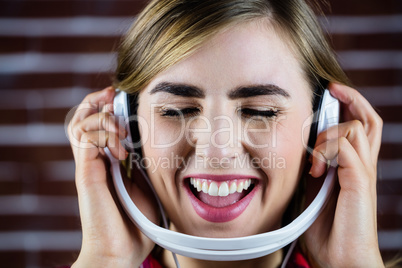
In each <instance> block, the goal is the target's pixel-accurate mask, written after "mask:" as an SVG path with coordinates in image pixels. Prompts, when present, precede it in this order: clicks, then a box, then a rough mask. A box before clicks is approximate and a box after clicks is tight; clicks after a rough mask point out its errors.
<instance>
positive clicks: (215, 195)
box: [189, 178, 255, 208]
mask: <svg viewBox="0 0 402 268" xmlns="http://www.w3.org/2000/svg"><path fill="white" fill-rule="evenodd" d="M189 183H190V186H189V187H190V189H191V192H192V193H193V194H194V195H195V197H197V198H198V199H199V200H200V201H201V202H203V203H205V204H207V205H210V206H212V207H217V208H220V207H226V206H229V205H232V204H234V203H236V202H238V201H240V200H241V199H242V198H243V197H245V196H246V195H247V194H249V193H250V192H251V191H252V190H253V188H254V184H255V182H254V179H239V180H231V181H223V182H215V181H210V180H206V179H196V178H190V179H189Z"/></svg>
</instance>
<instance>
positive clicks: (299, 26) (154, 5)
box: [114, 0, 349, 93]
mask: <svg viewBox="0 0 402 268" xmlns="http://www.w3.org/2000/svg"><path fill="white" fill-rule="evenodd" d="M261 18H267V19H268V20H269V21H270V22H271V23H272V24H273V25H274V26H276V27H278V28H279V29H280V30H281V32H283V33H285V35H286V36H288V39H289V40H290V42H291V47H293V48H294V50H295V51H296V55H298V57H299V59H300V61H301V65H302V66H303V68H304V71H305V74H306V77H307V79H308V80H309V82H310V84H311V86H312V88H315V87H316V86H318V85H319V84H320V81H322V80H323V79H324V80H327V81H337V82H340V83H343V84H348V83H349V82H348V79H347V77H346V75H345V73H344V72H343V71H342V69H341V67H340V66H339V64H338V62H337V61H336V57H335V55H334V52H333V51H332V49H331V48H330V46H329V45H328V42H327V41H326V39H325V37H324V34H323V32H322V30H321V27H320V25H319V23H318V21H317V18H316V16H315V14H314V12H313V10H312V9H311V7H310V6H309V5H307V4H306V3H305V2H304V1H303V0H191V1H185V0H154V1H152V2H150V3H149V4H148V6H147V7H146V8H145V9H144V10H143V12H142V13H141V14H140V15H139V17H138V19H137V20H136V22H135V23H134V24H133V26H132V27H131V29H130V30H129V31H128V33H127V35H126V37H125V39H124V40H123V42H122V43H121V46H120V47H119V51H118V63H117V69H116V73H115V81H114V86H115V87H116V88H119V89H120V90H124V91H126V92H127V93H138V92H140V91H141V90H142V89H143V88H144V87H146V86H147V85H148V84H149V83H150V81H151V80H152V79H153V78H154V77H155V76H156V75H158V74H159V73H161V72H163V71H164V70H166V69H167V68H169V67H170V66H172V65H174V64H175V63H177V62H179V61H180V60H182V59H184V58H186V57H188V56H189V55H191V54H192V53H194V52H195V51H196V50H197V48H198V47H200V46H201V45H202V44H203V43H204V42H205V41H206V40H208V38H210V37H211V36H213V35H214V34H216V33H217V32H219V31H220V30H222V29H224V28H225V27H227V26H228V25H231V24H234V23H242V22H245V21H249V20H253V19H261Z"/></svg>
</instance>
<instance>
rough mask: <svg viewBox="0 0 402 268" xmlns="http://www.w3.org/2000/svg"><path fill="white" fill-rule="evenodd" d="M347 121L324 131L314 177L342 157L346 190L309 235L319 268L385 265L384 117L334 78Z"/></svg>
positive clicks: (316, 153) (340, 172) (342, 182)
mask: <svg viewBox="0 0 402 268" xmlns="http://www.w3.org/2000/svg"><path fill="white" fill-rule="evenodd" d="M329 90H330V93H331V95H332V96H333V97H335V98H337V99H338V100H339V101H340V103H341V115H342V120H343V123H340V124H339V125H337V126H334V127H331V128H329V129H328V130H326V131H324V132H322V133H320V135H319V136H318V137H317V142H316V144H315V148H314V152H313V157H312V167H311V170H310V174H311V176H312V177H314V178H311V179H310V180H309V181H310V182H311V181H314V180H316V179H315V178H318V177H320V176H322V175H323V174H324V173H325V171H326V169H327V160H331V159H333V158H335V157H336V160H337V162H338V179H339V185H340V189H339V191H338V192H335V193H334V194H333V196H332V199H331V200H330V202H329V203H328V205H327V206H326V208H325V209H324V211H323V213H322V214H321V215H320V216H319V218H318V219H317V220H316V222H315V223H314V224H313V225H312V226H311V227H310V228H309V229H308V230H307V232H306V233H305V235H304V239H305V242H306V246H307V248H308V251H309V253H310V254H311V257H312V258H313V260H312V261H313V262H315V263H316V264H317V265H318V266H319V267H383V266H384V265H383V262H382V258H381V254H380V251H379V246H378V239H377V193H376V183H377V159H378V153H379V150H380V144H381V133H382V119H381V118H380V117H379V115H378V114H377V113H376V112H375V110H374V109H373V107H372V106H371V105H370V104H369V102H368V101H367V100H366V99H365V98H364V97H363V96H362V95H361V94H360V93H359V92H357V91H356V90H355V89H353V88H350V87H347V86H344V85H340V84H335V83H331V84H330V85H329Z"/></svg>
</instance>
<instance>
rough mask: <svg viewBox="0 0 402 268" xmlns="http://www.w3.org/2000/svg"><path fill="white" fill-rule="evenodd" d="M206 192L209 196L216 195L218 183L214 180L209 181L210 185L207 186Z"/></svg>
mask: <svg viewBox="0 0 402 268" xmlns="http://www.w3.org/2000/svg"><path fill="white" fill-rule="evenodd" d="M208 194H209V195H211V196H217V195H218V184H216V182H212V183H211V185H210V186H209V190H208Z"/></svg>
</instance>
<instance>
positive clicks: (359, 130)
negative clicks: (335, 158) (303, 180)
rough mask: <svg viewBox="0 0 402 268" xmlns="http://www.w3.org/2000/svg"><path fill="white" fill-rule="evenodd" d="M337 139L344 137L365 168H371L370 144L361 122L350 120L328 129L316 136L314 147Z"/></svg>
mask: <svg viewBox="0 0 402 268" xmlns="http://www.w3.org/2000/svg"><path fill="white" fill-rule="evenodd" d="M339 137H345V138H346V139H347V140H348V141H349V142H350V144H351V145H352V146H353V148H354V149H355V151H356V152H357V154H358V155H359V157H360V159H361V160H362V162H363V163H364V165H365V166H366V167H367V168H372V167H373V163H372V158H371V151H370V144H369V141H368V139H367V136H366V133H365V131H364V127H363V124H362V123H361V121H359V120H352V121H348V122H345V123H341V124H339V125H336V126H332V127H330V128H328V129H327V130H325V131H323V132H322V133H320V134H319V135H318V137H317V141H316V144H315V147H316V146H318V145H321V144H323V143H324V142H326V141H328V140H336V139H338V138H339ZM324 147H325V146H324Z"/></svg>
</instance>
